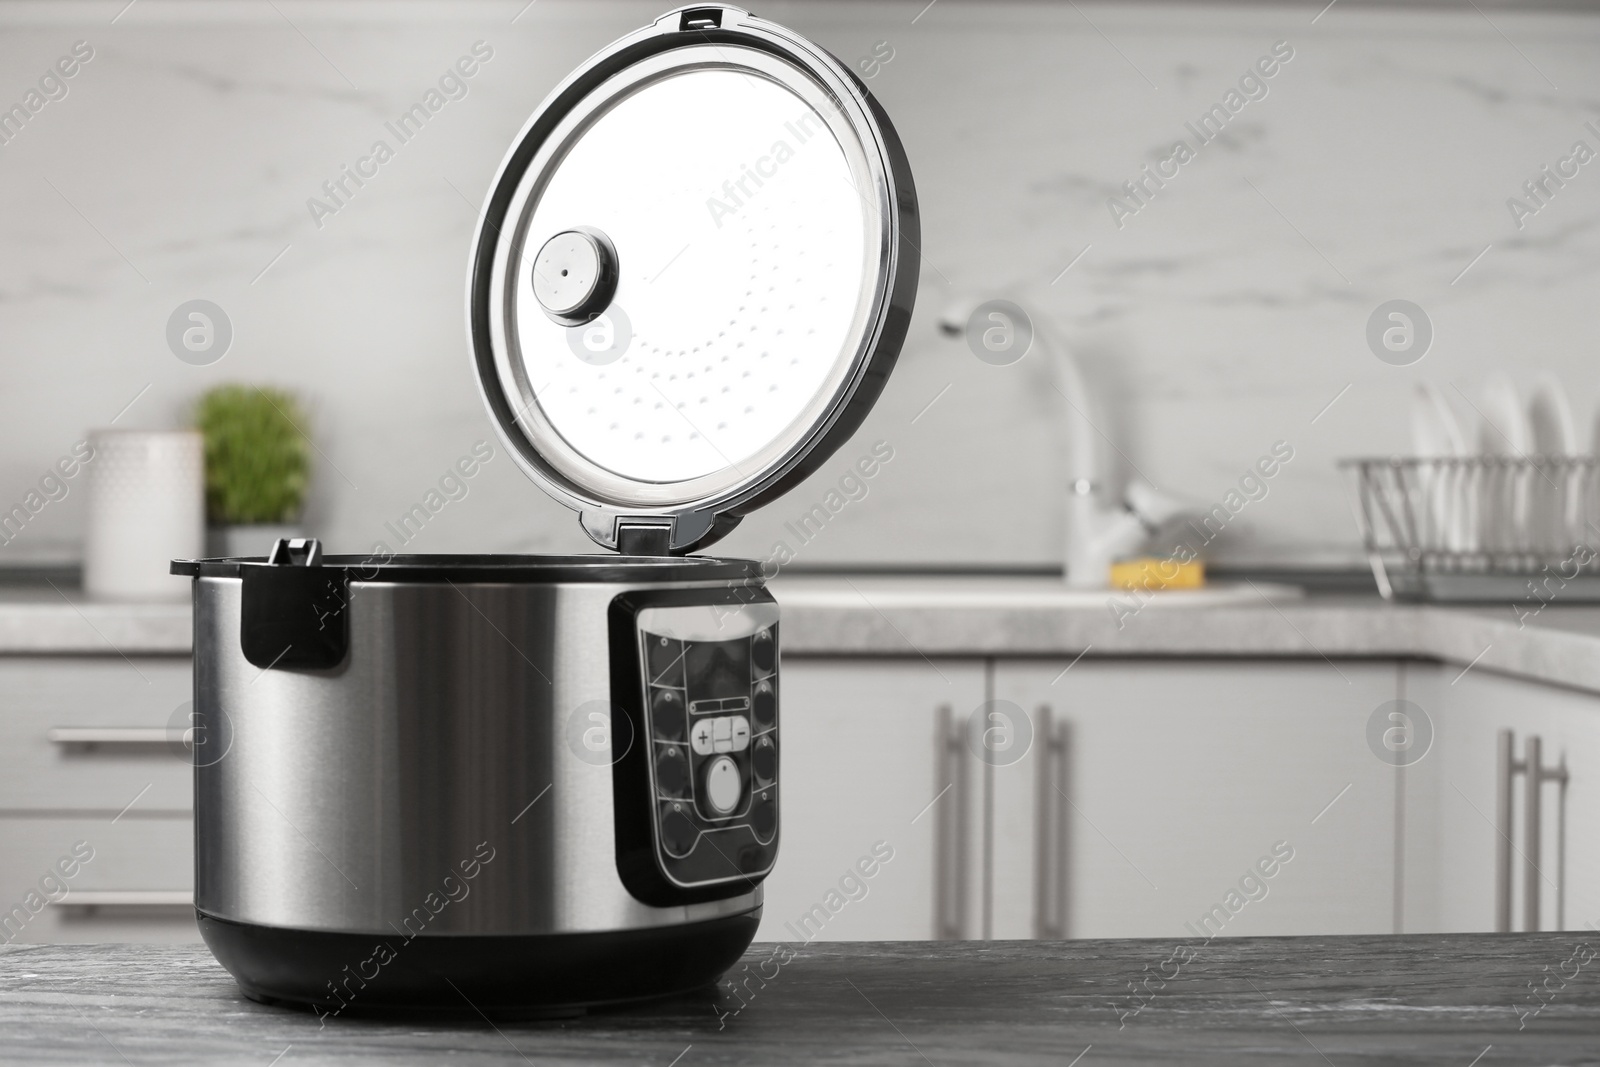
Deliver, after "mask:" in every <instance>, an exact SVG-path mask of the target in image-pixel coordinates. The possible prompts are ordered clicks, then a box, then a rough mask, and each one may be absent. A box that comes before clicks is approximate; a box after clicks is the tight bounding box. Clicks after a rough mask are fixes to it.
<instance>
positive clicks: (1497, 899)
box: [1494, 730, 1568, 933]
mask: <svg viewBox="0 0 1600 1067" xmlns="http://www.w3.org/2000/svg"><path fill="white" fill-rule="evenodd" d="M1514 746H1515V738H1514V736H1513V735H1512V733H1511V731H1510V730H1501V731H1500V734H1499V736H1498V737H1497V739H1496V746H1495V764H1496V766H1495V771H1496V773H1495V827H1494V828H1495V834H1496V837H1497V840H1496V841H1495V879H1494V928H1495V930H1496V931H1497V932H1499V933H1510V932H1511V886H1512V862H1511V853H1512V850H1513V845H1512V840H1511V835H1512V833H1513V825H1512V820H1513V812H1512V806H1513V800H1514V798H1513V796H1512V781H1513V779H1514V778H1515V777H1516V776H1517V775H1519V774H1520V775H1522V777H1523V781H1522V839H1523V840H1522V849H1521V851H1520V855H1521V857H1522V863H1523V868H1522V927H1523V930H1524V931H1526V932H1528V933H1535V932H1537V931H1538V930H1539V924H1540V917H1539V910H1540V909H1539V903H1540V902H1539V897H1540V891H1539V882H1540V881H1541V880H1542V879H1543V877H1544V874H1543V872H1542V871H1541V870H1540V866H1539V853H1540V846H1541V844H1542V838H1543V831H1544V826H1543V811H1542V808H1543V798H1542V794H1543V789H1544V784H1545V783H1546V782H1556V783H1558V784H1559V785H1560V787H1561V797H1560V807H1559V808H1558V810H1557V826H1556V829H1557V838H1558V840H1557V844H1556V929H1558V930H1559V929H1561V928H1562V927H1563V926H1565V925H1566V915H1567V781H1568V775H1567V759H1566V756H1565V755H1563V756H1562V757H1561V762H1560V763H1559V764H1557V765H1556V766H1555V767H1554V768H1547V767H1545V765H1544V742H1543V740H1542V739H1541V738H1539V737H1537V736H1535V735H1532V734H1530V735H1528V737H1526V738H1525V739H1524V740H1523V758H1522V759H1520V760H1519V759H1517V758H1516V757H1515V756H1514V754H1513V752H1512V749H1513V748H1514Z"/></svg>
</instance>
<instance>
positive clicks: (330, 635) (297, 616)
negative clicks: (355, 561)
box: [239, 537, 350, 671]
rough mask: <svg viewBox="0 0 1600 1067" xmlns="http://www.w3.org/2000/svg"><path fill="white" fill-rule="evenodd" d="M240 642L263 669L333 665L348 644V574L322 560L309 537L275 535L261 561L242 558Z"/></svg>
mask: <svg viewBox="0 0 1600 1067" xmlns="http://www.w3.org/2000/svg"><path fill="white" fill-rule="evenodd" d="M239 573H240V576H241V578H242V579H243V582H244V589H243V596H242V603H241V605H240V611H239V647H240V649H241V650H242V651H243V652H244V658H245V659H247V660H249V661H250V663H251V664H252V665H254V666H256V667H260V668H261V669H262V670H264V671H266V670H274V669H276V670H313V671H316V670H332V669H333V668H335V667H337V666H339V665H340V664H341V663H343V662H344V659H345V654H346V653H347V652H348V651H349V647H350V622H349V611H348V608H349V606H350V579H349V576H348V574H347V572H346V570H345V568H343V567H324V566H322V542H320V541H318V540H317V539H316V538H314V537H305V538H298V537H297V538H288V537H283V538H279V539H278V543H277V544H275V545H273V546H272V552H271V553H270V554H269V555H268V556H267V559H266V562H264V563H242V564H240V565H239Z"/></svg>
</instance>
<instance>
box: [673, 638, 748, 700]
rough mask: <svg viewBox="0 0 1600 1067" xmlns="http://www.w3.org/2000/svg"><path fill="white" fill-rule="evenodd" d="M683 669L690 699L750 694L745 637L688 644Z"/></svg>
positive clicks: (709, 698)
mask: <svg viewBox="0 0 1600 1067" xmlns="http://www.w3.org/2000/svg"><path fill="white" fill-rule="evenodd" d="M684 666H685V668H687V672H688V675H689V677H688V682H689V699H690V700H713V699H716V698H719V697H739V696H749V695H750V639H749V638H744V639H743V640H739V641H718V642H714V643H712V642H705V643H700V642H696V643H693V644H690V645H689V646H688V653H687V654H686V655H685V656H684Z"/></svg>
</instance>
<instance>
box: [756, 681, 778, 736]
mask: <svg viewBox="0 0 1600 1067" xmlns="http://www.w3.org/2000/svg"><path fill="white" fill-rule="evenodd" d="M753 704H754V710H755V715H756V726H757V727H758V728H759V729H762V730H765V729H766V728H767V727H769V726H771V725H772V721H773V719H774V718H775V717H776V716H777V714H778V694H777V693H775V692H773V690H772V683H771V682H768V681H762V682H757V683H756V697H755V700H754V702H753Z"/></svg>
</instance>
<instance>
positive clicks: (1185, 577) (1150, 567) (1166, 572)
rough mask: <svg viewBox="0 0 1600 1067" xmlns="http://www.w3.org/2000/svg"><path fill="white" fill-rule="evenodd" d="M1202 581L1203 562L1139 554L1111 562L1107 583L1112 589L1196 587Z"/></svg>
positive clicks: (1204, 581) (1204, 580)
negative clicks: (1109, 583)
mask: <svg viewBox="0 0 1600 1067" xmlns="http://www.w3.org/2000/svg"><path fill="white" fill-rule="evenodd" d="M1205 584H1206V565H1205V564H1204V563H1202V562H1201V561H1200V560H1197V559H1196V560H1190V561H1189V562H1187V563H1184V562H1182V561H1180V560H1176V559H1157V558H1156V557H1154V556H1141V557H1139V558H1138V559H1125V560H1121V561H1120V562H1117V563H1113V564H1112V565H1111V585H1112V587H1113V588H1115V589H1199V588H1200V587H1201V586H1203V585H1205Z"/></svg>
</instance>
